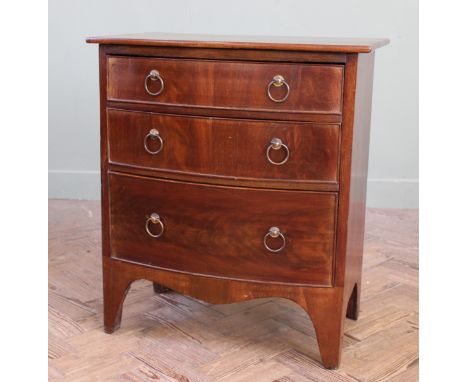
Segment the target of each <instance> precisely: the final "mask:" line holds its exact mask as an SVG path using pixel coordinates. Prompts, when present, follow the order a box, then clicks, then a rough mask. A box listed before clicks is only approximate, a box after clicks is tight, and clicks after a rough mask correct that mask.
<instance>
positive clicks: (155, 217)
mask: <svg viewBox="0 0 468 382" xmlns="http://www.w3.org/2000/svg"><path fill="white" fill-rule="evenodd" d="M150 224H151V225H156V224H157V225H159V226H160V229H159V233H157V234H154V233H153V232H152V231H151V228H150ZM146 232H147V233H148V235H150V236H151V237H154V238H155V239H157V238H159V237H161V236H162V234H163V233H164V224H163V222H162V220H161V218H160V217H159V215H158V214H157V213H156V212H153V213H152V214H151V215H150V217H149V218H148V219H147V220H146Z"/></svg>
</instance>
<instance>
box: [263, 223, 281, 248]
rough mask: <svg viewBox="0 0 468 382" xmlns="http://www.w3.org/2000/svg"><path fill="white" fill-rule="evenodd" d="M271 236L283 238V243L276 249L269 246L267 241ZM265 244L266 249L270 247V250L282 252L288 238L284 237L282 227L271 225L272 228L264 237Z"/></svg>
mask: <svg viewBox="0 0 468 382" xmlns="http://www.w3.org/2000/svg"><path fill="white" fill-rule="evenodd" d="M269 237H273V238H275V237H281V238H282V239H283V245H282V246H281V247H279V248H276V249H273V248H271V247H269V246H268V243H267V239H268V238H269ZM263 245H264V246H265V248H266V249H268V250H269V251H270V252H280V251H282V250H283V249H284V247H285V246H286V238H285V237H284V235H283V234H282V233H281V231H280V229H279V228H278V227H270V229H269V230H268V232H267V234H266V235H265V237H264V238H263Z"/></svg>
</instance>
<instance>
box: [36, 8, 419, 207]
mask: <svg viewBox="0 0 468 382" xmlns="http://www.w3.org/2000/svg"><path fill="white" fill-rule="evenodd" d="M139 32H177V33H207V34H234V35H235V34H247V35H249V34H250V35H251V34H253V35H290V36H330V37H387V38H390V40H391V43H390V45H388V46H386V47H384V48H381V49H379V50H377V52H376V61H375V77H374V96H373V111H372V128H371V143H370V158H369V181H368V198H367V205H368V206H369V207H395V208H417V207H418V2H417V1H416V0H393V1H378V0H363V1H357V0H353V1H351V0H341V1H337V0H334V1H331V0H328V1H310V0H301V1H274V0H273V1H272V0H269V1H267V0H261V1H254V0H250V1H239V0H238V1H229V2H222V1H215V0H198V1H189V0H185V1H182V0H172V1H167V0H166V1H155V0H139V1H128V0H127V1H123V0H73V1H72V0H49V197H51V198H79V199H99V197H100V186H99V88H98V47H97V45H88V44H86V43H85V38H86V37H88V36H97V35H108V34H124V33H139ZM29 43H34V42H33V41H30V42H29Z"/></svg>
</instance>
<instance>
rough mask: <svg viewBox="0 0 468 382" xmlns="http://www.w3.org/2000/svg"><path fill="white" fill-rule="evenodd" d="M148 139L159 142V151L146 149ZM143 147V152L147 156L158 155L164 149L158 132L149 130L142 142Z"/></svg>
mask: <svg viewBox="0 0 468 382" xmlns="http://www.w3.org/2000/svg"><path fill="white" fill-rule="evenodd" d="M148 139H152V140H155V139H157V140H159V149H157V150H156V151H151V149H150V148H149V147H148ZM143 146H144V147H145V150H146V152H147V153H148V154H151V155H156V154H159V153H160V152H161V151H162V149H163V147H164V141H163V139H162V138H161V136H160V135H159V131H158V130H156V129H151V130H150V132H149V133H148V134H146V136H145V139H144V140H143Z"/></svg>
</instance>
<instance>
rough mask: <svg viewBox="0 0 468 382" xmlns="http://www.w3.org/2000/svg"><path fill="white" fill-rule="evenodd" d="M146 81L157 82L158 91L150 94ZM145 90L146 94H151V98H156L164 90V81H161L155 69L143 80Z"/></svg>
mask: <svg viewBox="0 0 468 382" xmlns="http://www.w3.org/2000/svg"><path fill="white" fill-rule="evenodd" d="M148 80H151V81H159V83H160V86H159V90H158V91H157V92H152V91H151V90H149V89H148ZM145 90H146V92H147V93H148V94H151V95H152V96H157V95H159V94H161V93H162V91H163V90H164V80H163V79H162V77H161V75H160V74H159V71H157V70H156V69H153V70H152V71H151V72H149V74H148V75H147V76H146V78H145Z"/></svg>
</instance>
